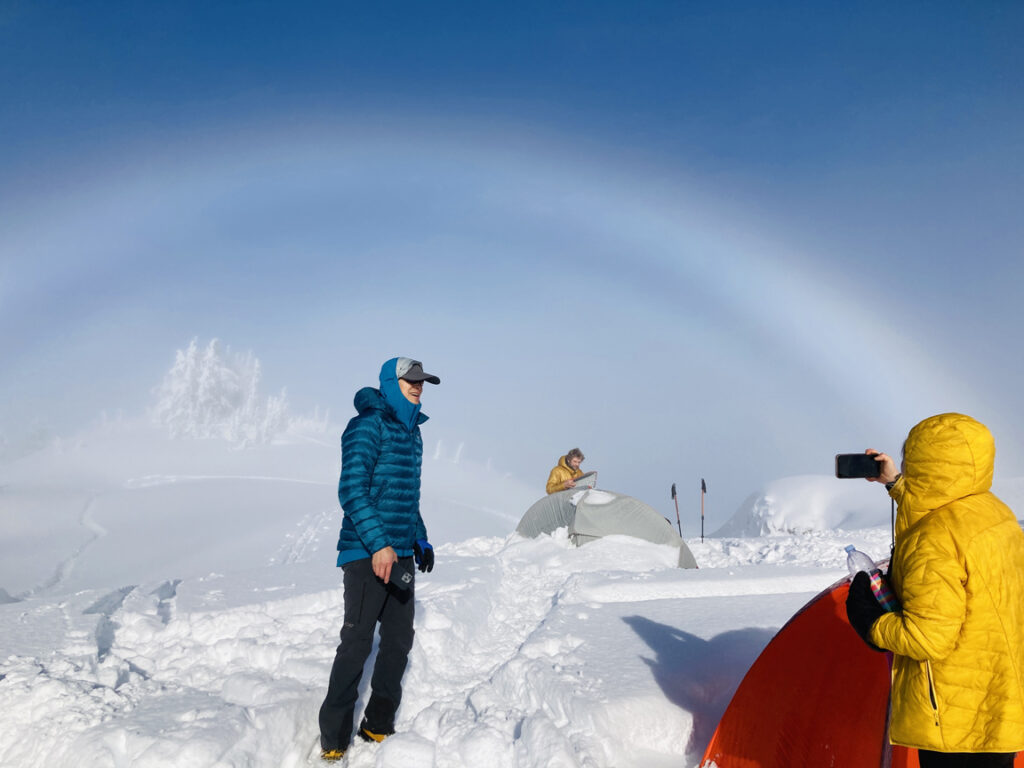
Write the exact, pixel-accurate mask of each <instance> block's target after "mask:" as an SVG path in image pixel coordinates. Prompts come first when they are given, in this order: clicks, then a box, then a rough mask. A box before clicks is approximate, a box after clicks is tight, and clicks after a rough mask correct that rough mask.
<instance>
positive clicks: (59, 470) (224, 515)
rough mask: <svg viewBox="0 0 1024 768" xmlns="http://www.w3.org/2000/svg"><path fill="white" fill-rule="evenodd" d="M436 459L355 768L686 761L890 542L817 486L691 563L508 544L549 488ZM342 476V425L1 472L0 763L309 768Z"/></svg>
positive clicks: (69, 453) (322, 683)
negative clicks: (389, 654) (771, 658)
mask: <svg viewBox="0 0 1024 768" xmlns="http://www.w3.org/2000/svg"><path fill="white" fill-rule="evenodd" d="M428 440H429V438H428ZM427 453H428V455H427V458H426V459H425V464H424V490H423V495H424V501H423V509H424V515H425V518H426V520H427V524H428V528H429V530H430V531H431V537H432V539H433V541H434V542H435V545H436V549H437V567H436V568H435V570H434V572H433V573H431V574H428V575H423V576H419V577H418V578H417V585H416V590H417V615H416V643H415V647H414V649H413V652H412V656H411V660H410V665H409V669H408V672H407V674H406V678H405V683H406V697H405V700H404V702H403V705H402V708H401V710H400V712H399V720H398V723H397V727H398V734H397V735H395V736H394V737H392V738H390V739H388V740H387V741H386V742H384V743H383V744H381V745H376V744H374V745H366V744H362V743H359V744H356V745H355V746H354V747H353V749H352V750H350V752H349V755H348V757H347V764H348V765H349V766H353V768H362V767H368V766H395V767H396V768H397V767H398V766H402V767H403V768H407V767H408V766H413V765H415V766H418V767H419V768H427V767H428V766H438V767H439V768H440V767H447V766H473V767H474V768H476V767H478V766H481V765H487V766H489V767H490V768H500V767H505V766H508V767H511V766H518V767H520V768H542V767H547V766H587V767H593V768H597V767H598V766H616V767H618V768H624V767H626V766H645V768H646V767H654V768H657V767H658V766H670V765H671V766H680V765H685V766H696V765H697V764H698V763H699V761H700V757H701V755H702V752H703V750H704V747H705V746H706V744H707V742H708V740H709V738H710V736H711V733H712V731H713V729H714V727H715V725H716V723H717V722H718V719H719V717H720V716H721V714H722V712H723V711H724V709H725V707H726V705H727V704H728V702H729V699H730V697H731V695H732V693H733V692H734V691H735V689H736V686H737V685H738V684H739V682H740V680H741V679H742V677H743V675H744V673H745V671H746V670H747V668H748V667H749V666H750V664H751V663H752V662H753V661H754V659H755V658H756V657H757V655H758V653H759V652H760V651H761V650H762V648H763V647H764V646H765V645H766V644H767V643H768V641H769V640H770V639H771V637H772V635H773V634H774V632H775V631H776V630H777V629H778V628H779V627H780V626H781V625H782V624H784V623H785V622H786V620H787V619H788V618H789V617H790V616H791V615H792V614H793V613H794V612H795V611H796V610H797V609H799V608H800V607H801V606H802V605H803V604H804V603H805V602H807V600H809V599H810V598H811V597H812V596H813V595H814V594H816V593H817V592H818V591H820V590H821V589H823V588H825V587H827V586H828V585H829V584H831V583H832V582H834V581H835V580H836V579H837V578H839V577H840V576H841V575H842V574H843V572H844V564H843V563H844V556H843V551H842V547H843V546H844V545H845V544H847V543H853V544H856V545H857V546H858V547H860V548H862V549H865V550H866V551H868V552H869V553H872V554H874V555H876V556H878V557H882V556H883V555H884V554H886V552H887V551H888V544H889V523H888V516H889V505H888V501H887V498H886V497H885V495H884V493H883V492H882V491H881V489H880V488H878V487H877V486H875V485H869V484H866V483H861V482H860V481H837V480H834V479H831V478H819V477H812V478H789V479H785V480H783V481H779V482H778V483H775V484H773V485H772V486H771V487H769V488H766V489H764V491H763V492H762V493H760V494H758V495H756V496H755V497H752V498H751V499H750V500H749V501H748V503H747V504H745V505H744V506H743V508H741V509H740V510H739V511H738V512H737V516H736V517H735V518H734V519H733V520H732V521H731V522H730V523H729V524H728V525H727V526H726V530H727V531H733V532H734V533H735V536H734V537H728V538H726V537H719V538H710V537H709V538H707V539H705V540H704V541H703V542H701V540H700V538H699V536H697V537H694V536H692V535H687V536H686V539H687V542H688V544H689V546H690V548H691V549H692V551H693V553H694V555H695V556H696V559H697V561H698V563H699V564H700V569H699V570H690V571H684V570H680V569H678V568H676V567H674V566H675V562H676V552H675V551H674V550H672V549H671V548H668V547H663V546H658V545H654V544H649V543H646V542H642V541H639V540H636V539H631V538H628V537H610V538H607V539H603V540H599V541H597V542H594V543H592V544H589V545H587V546H585V547H582V548H578V549H577V548H575V547H573V546H572V544H571V543H570V542H569V540H568V538H567V535H566V533H565V531H564V530H562V531H559V532H556V533H555V534H554V535H552V536H544V537H541V538H539V539H536V540H527V539H523V538H521V537H519V536H517V535H515V534H513V533H511V532H512V531H513V530H514V528H515V524H516V522H517V521H518V519H519V517H520V516H521V514H522V513H523V512H524V511H525V510H526V509H527V507H528V506H529V505H530V504H531V503H532V502H533V501H534V500H535V499H536V498H537V497H538V496H539V495H540V492H539V490H538V489H540V488H541V487H542V480H543V478H541V479H538V480H537V482H535V483H533V484H532V485H530V486H526V485H524V484H522V483H521V482H519V481H517V480H516V479H514V478H510V477H506V476H502V475H501V474H500V473H497V472H494V471H492V470H490V469H488V468H486V467H482V466H477V465H473V464H470V463H466V462H459V461H456V460H453V459H452V458H450V457H446V456H445V455H444V451H442V450H440V448H438V449H437V450H435V451H433V452H431V451H430V448H429V446H428V451H427ZM338 464H339V457H338V451H337V436H336V434H333V433H331V434H326V433H325V434H316V433H313V434H307V435H301V434H290V435H285V436H284V437H282V438H281V439H279V440H277V441H276V442H274V443H272V444H266V445H258V446H252V447H248V448H245V449H240V448H238V447H237V446H233V445H232V444H229V443H227V442H225V441H222V440H219V439H205V440H200V439H180V440H170V439H169V438H167V437H166V435H165V432H163V431H161V430H159V429H156V428H155V427H152V426H144V425H140V424H132V423H125V424H118V423H115V424H107V425H105V426H102V427H98V428H96V429H94V430H91V431H90V432H88V433H87V434H85V435H83V436H82V437H80V438H78V439H76V440H73V441H64V442H61V443H57V444H54V445H52V446H50V447H49V448H47V449H45V450H43V451H40V452H37V453H34V454H32V455H30V456H27V457H24V458H22V459H20V460H18V461H15V462H11V463H8V464H6V465H3V466H0V509H2V521H3V522H2V529H0V530H2V535H0V588H2V590H3V591H2V592H0V603H2V604H0V765H3V766H6V767H7V768H38V767H39V766H47V768H65V767H67V768H71V767H72V766H74V767H75V768H80V767H81V766H89V768H108V767H109V768H115V767H116V768H122V767H123V766H135V767H137V768H156V767H157V766H160V767H164V766H181V767H182V768H185V767H186V766H187V767H188V768H228V767H229V766H230V767H232V768H241V767H242V766H246V767H250V768H289V767H290V766H305V765H316V764H318V763H319V761H318V759H316V758H315V754H316V746H315V745H316V742H317V736H318V734H317V724H316V713H317V709H318V707H319V704H320V701H321V698H322V696H323V694H324V691H325V687H326V683H327V678H328V673H329V670H330V665H331V661H332V659H333V655H334V648H335V645H336V643H337V633H338V631H339V629H340V607H341V604H342V591H341V588H340V571H338V570H337V569H336V568H335V567H334V545H335V541H336V536H337V530H338V526H339V522H340V510H339V509H338V507H337V501H336V496H335V488H336V485H335V483H336V478H337V472H338ZM1021 487H1022V486H1021V484H1020V483H1019V482H1010V483H1007V484H1005V490H1004V495H1005V496H1006V497H1007V500H1008V501H1009V502H1010V503H1011V504H1014V503H1016V500H1017V498H1019V496H1020V489H1021ZM611 490H614V489H611ZM998 490H1000V489H999V488H997V491H998ZM1017 508H1018V509H1019V508H1020V507H1019V505H1018V507H1017ZM666 511H667V510H666ZM840 525H842V526H845V527H846V530H840V529H839V528H838V527H837V526H840ZM851 526H852V527H851ZM692 533H693V532H692V531H687V530H685V529H684V534H692ZM368 677H369V675H367V676H366V678H365V680H368ZM365 680H364V682H365Z"/></svg>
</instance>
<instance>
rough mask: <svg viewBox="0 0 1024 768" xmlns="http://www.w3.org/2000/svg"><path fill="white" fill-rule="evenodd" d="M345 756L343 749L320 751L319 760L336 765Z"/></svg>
mask: <svg viewBox="0 0 1024 768" xmlns="http://www.w3.org/2000/svg"><path fill="white" fill-rule="evenodd" d="M344 756H345V750H344V749H321V750H320V759H321V760H323V761H324V762H325V763H337V762H338V761H340V760H341V758H343V757H344Z"/></svg>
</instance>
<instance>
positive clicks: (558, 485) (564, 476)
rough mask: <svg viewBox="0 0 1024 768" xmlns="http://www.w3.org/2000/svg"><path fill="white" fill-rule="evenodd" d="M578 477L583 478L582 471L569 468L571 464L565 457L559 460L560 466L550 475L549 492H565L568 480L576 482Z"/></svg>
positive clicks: (557, 465) (556, 466)
mask: <svg viewBox="0 0 1024 768" xmlns="http://www.w3.org/2000/svg"><path fill="white" fill-rule="evenodd" d="M577 477H583V470H582V469H573V468H572V467H570V466H569V462H568V461H567V460H566V458H565V456H563V457H562V458H560V459H559V460H558V464H556V465H555V468H554V469H552V470H551V474H550V475H548V485H547V492H548V493H555V492H557V491H564V490H565V481H566V480H575V479H576V478H577Z"/></svg>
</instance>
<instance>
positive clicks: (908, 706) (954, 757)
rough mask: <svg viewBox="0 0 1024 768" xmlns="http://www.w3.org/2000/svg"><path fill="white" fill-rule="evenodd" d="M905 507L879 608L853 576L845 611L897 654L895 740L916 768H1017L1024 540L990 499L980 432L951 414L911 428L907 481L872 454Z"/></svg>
mask: <svg viewBox="0 0 1024 768" xmlns="http://www.w3.org/2000/svg"><path fill="white" fill-rule="evenodd" d="M867 453H869V454H872V455H874V456H875V460H876V461H877V462H878V463H879V468H880V474H879V476H878V477H877V478H873V480H875V481H876V482H880V483H885V485H886V488H887V489H888V490H889V494H890V495H891V496H892V498H893V499H895V500H896V503H897V504H898V505H899V514H898V517H897V519H896V531H895V549H894V550H893V555H892V560H891V566H890V570H889V578H890V581H891V584H892V588H893V591H894V593H895V594H896V597H897V598H898V599H899V601H900V604H901V606H900V608H899V609H898V610H897V611H895V612H886V611H884V610H882V608H881V606H879V604H878V602H877V601H876V600H875V598H874V596H873V594H872V592H871V588H870V586H869V584H868V578H867V574H858V575H857V577H856V578H855V579H854V581H853V583H852V584H851V585H850V594H849V597H848V598H847V604H846V611H847V616H848V617H849V620H850V624H851V625H852V626H853V628H854V629H855V630H857V632H858V634H860V636H861V637H862V638H863V639H864V640H865V642H867V643H869V644H871V645H873V646H875V647H876V648H878V649H884V650H889V651H892V652H893V654H894V657H893V667H892V694H891V695H892V715H891V719H890V723H889V739H890V741H892V743H893V744H900V745H903V746H905V747H916V748H917V749H918V755H919V760H920V765H921V768H937V767H939V766H956V767H957V768H982V767H984V768H997V767H998V768H1004V767H1005V768H1010V767H1011V766H1012V765H1013V761H1014V757H1015V753H1016V752H1020V751H1024V531H1022V530H1021V526H1020V523H1019V522H1018V521H1017V518H1016V516H1015V515H1014V514H1013V512H1012V511H1011V510H1010V508H1009V507H1007V506H1006V505H1005V504H1004V503H1003V502H1002V501H1000V500H999V499H998V498H996V496H995V495H994V494H993V493H992V492H991V490H990V487H991V485H992V471H993V465H994V461H995V442H994V440H993V439H992V435H991V433H990V432H989V431H988V429H987V428H986V427H985V425H983V424H981V423H979V422H977V421H975V420H974V419H972V418H970V417H969V416H964V415H962V414H958V413H944V414H940V415H938V416H932V417H931V418H929V419H925V420H924V421H922V422H921V423H920V424H918V425H917V426H915V427H914V428H913V429H912V430H910V434H909V435H908V436H907V441H906V443H904V446H903V463H902V472H897V470H896V465H895V462H894V461H893V460H892V458H890V457H889V456H888V455H886V454H884V453H879V452H878V451H875V450H868V451H867Z"/></svg>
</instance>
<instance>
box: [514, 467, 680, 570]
mask: <svg viewBox="0 0 1024 768" xmlns="http://www.w3.org/2000/svg"><path fill="white" fill-rule="evenodd" d="M596 479H597V477H596V473H594V472H591V473H588V474H587V475H584V476H583V477H581V478H578V479H577V480H576V487H575V488H570V489H569V490H567V491H558V492H557V493H552V494H549V495H547V496H544V497H543V498H541V499H539V500H538V501H536V502H535V503H534V504H533V506H531V507H530V508H529V509H528V510H526V514H524V515H523V519H522V520H520V521H519V525H518V526H516V532H517V533H519V534H520V535H522V536H525V537H527V538H531V539H532V538H536V537H537V536H540V535H541V534H544V533H551V532H552V531H554V530H556V529H558V528H562V527H568V529H569V538H570V540H571V541H572V542H573V543H574V544H575V545H576V546H582V545H583V544H586V543H587V542H588V541H593V540H594V539H599V538H601V537H602V536H610V535H612V534H621V535H625V536H635V537H636V538H638V539H646V540H647V541H652V542H654V543H655V544H667V545H669V546H673V547H678V549H679V567H680V568H696V567H697V561H696V560H694V557H693V553H692V552H690V548H689V547H688V546H686V542H685V541H683V540H682V539H681V538H680V537H679V534H678V533H676V532H675V530H673V528H672V524H671V523H669V522H668V521H667V520H666V519H665V518H664V517H662V516H661V515H659V514H658V513H657V512H656V511H655V510H654V509H652V508H651V507H649V506H648V505H647V504H644V503H643V502H642V501H639V500H637V499H634V498H633V497H632V496H624V495H623V494H621V493H613V492H612V491H604V490H598V489H596V488H595V487H594V482H595V481H596Z"/></svg>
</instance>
